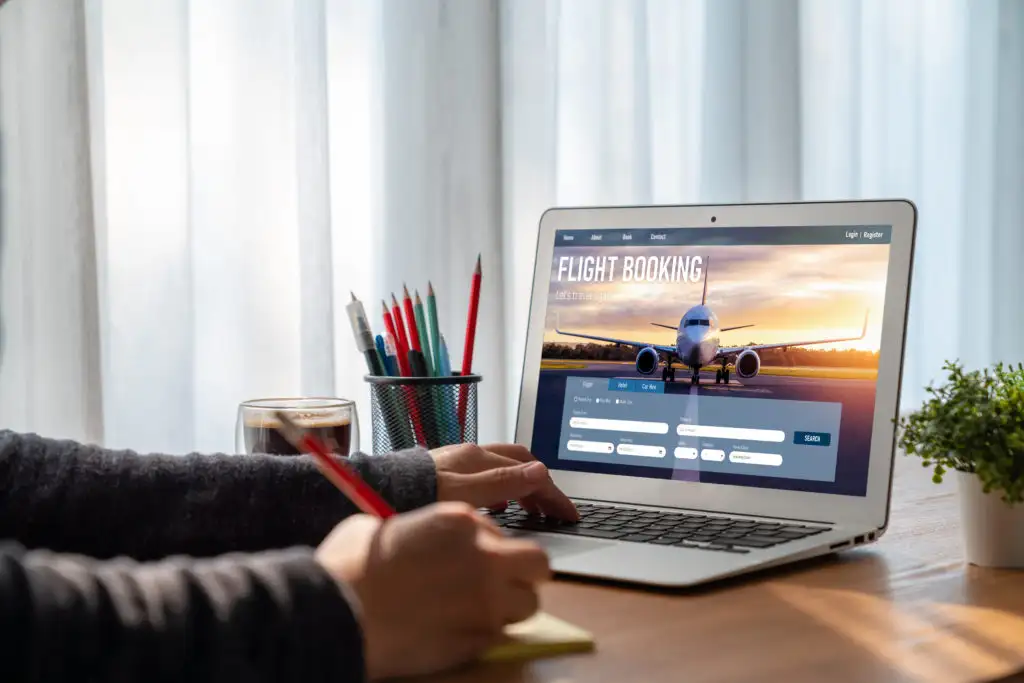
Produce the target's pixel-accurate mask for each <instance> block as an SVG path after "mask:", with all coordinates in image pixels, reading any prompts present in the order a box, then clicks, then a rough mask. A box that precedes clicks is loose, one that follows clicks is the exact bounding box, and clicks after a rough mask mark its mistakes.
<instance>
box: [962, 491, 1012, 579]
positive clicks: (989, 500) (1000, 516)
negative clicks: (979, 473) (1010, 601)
mask: <svg viewBox="0 0 1024 683" xmlns="http://www.w3.org/2000/svg"><path fill="white" fill-rule="evenodd" d="M956 476H957V481H958V486H959V489H960V523H961V525H962V528H963V538H964V553H965V555H966V559H967V561H968V562H970V563H971V564H976V565H978V566H981V567H1002V568H1013V569H1024V503H1018V504H1016V505H1007V504H1006V503H1004V502H1003V500H1002V498H1001V497H1000V494H999V493H998V492H995V491H993V492H992V493H987V494H986V493H985V492H984V491H983V490H982V488H981V480H979V479H978V477H976V476H975V475H973V474H970V473H967V472H957V473H956Z"/></svg>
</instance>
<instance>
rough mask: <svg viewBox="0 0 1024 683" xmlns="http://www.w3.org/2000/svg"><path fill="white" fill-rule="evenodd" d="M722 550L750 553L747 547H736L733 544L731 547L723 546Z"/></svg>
mask: <svg viewBox="0 0 1024 683" xmlns="http://www.w3.org/2000/svg"><path fill="white" fill-rule="evenodd" d="M722 550H723V551H724V552H727V553H749V552H750V551H749V550H748V549H746V548H734V547H732V546H729V547H727V548H723V549H722Z"/></svg>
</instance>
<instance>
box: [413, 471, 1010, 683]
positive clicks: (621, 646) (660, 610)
mask: <svg viewBox="0 0 1024 683" xmlns="http://www.w3.org/2000/svg"><path fill="white" fill-rule="evenodd" d="M543 607H544V609H545V610H547V611H549V612H551V613H552V614H555V615H557V616H560V617H563V618H565V619H568V620H570V621H572V622H575V623H577V624H579V625H580V626H582V627H584V628H587V629H588V630H590V631H592V632H593V633H594V634H595V636H596V638H597V649H596V651H595V652H594V653H592V654H589V655H573V656H566V657H560V658H555V659H549V660H543V661H537V662H532V663H528V664H525V665H501V666H499V665H488V666H482V665H479V666H473V667H470V668H468V669H465V670H463V671H460V672H457V673H454V674H450V675H446V676H441V677H436V678H431V679H428V680H432V681H439V682H440V681H443V682H444V683H456V682H458V683H466V682H469V681H474V682H475V681H487V682H488V683H492V682H493V683H519V682H522V683H526V682H530V683H533V682H538V683H539V682H542V681H544V682H550V683H573V682H577V681H578V682H579V683H625V682H630V681H637V682H638V683H660V682H662V681H665V682H666V683H667V682H669V681H671V682H672V683H697V682H703V681H708V682H714V683H719V682H722V683H725V682H730V683H731V682H734V681H773V682H774V681H778V682H780V683H782V682H786V683H788V682H793V683H802V682H803V681H808V682H811V681H813V682H815V683H818V682H823V681H829V682H836V681H868V682H870V683H885V682H887V681H915V682H918V681H922V682H923V681H927V682H929V683H931V682H932V681H976V680H993V679H999V678H1004V680H1017V679H1016V677H1012V678H1010V677H1011V676H1013V674H1014V673H1015V672H1020V671H1022V670H1024V572H1012V571H1000V570H987V569H980V568H978V567H973V566H968V565H965V564H964V563H963V561H962V560H961V542H960V536H959V520H958V510H957V499H956V495H955V485H954V484H953V483H952V482H947V483H945V484H942V485H940V486H936V485H935V484H933V483H932V482H931V480H930V475H929V472H928V471H926V470H924V469H923V468H921V466H920V465H919V464H918V463H917V462H916V461H914V460H910V459H909V458H905V457H902V456H901V457H899V458H898V459H897V467H896V479H895V487H894V495H893V510H892V515H891V523H890V528H889V531H888V532H887V533H886V535H885V536H884V537H883V538H882V539H881V540H880V541H879V542H878V543H876V544H874V545H871V546H866V547H865V548H863V549H859V550H854V551H849V552H846V553H842V554H840V555H834V556H831V557H828V558H824V559H820V560H812V561H809V562H806V563H803V564H800V565H794V566H792V567H790V568H787V569H782V570H775V571H772V572H770V573H765V574H758V575H752V576H750V577H747V578H746V579H740V580H734V581H730V582H728V583H725V584H720V585H718V586H715V587H712V588H707V589H702V590H699V591H686V592H678V591H676V592H667V591H666V592H656V591H649V590H637V589H633V588H624V587H619V586H613V585H605V584H600V583H587V582H582V581H573V580H558V581H556V582H554V583H553V584H551V585H549V586H548V587H547V588H546V589H545V590H544V592H543Z"/></svg>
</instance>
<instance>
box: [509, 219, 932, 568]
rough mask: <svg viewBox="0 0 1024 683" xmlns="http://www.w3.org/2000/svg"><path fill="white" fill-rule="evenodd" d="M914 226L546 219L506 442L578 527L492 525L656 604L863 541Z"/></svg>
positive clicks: (892, 400) (874, 491)
mask: <svg viewBox="0 0 1024 683" xmlns="http://www.w3.org/2000/svg"><path fill="white" fill-rule="evenodd" d="M916 220H917V211H916V208H915V207H914V205H913V204H912V203H911V202H909V201H905V200H892V201H853V202H824V203H789V204H742V205H740V204H737V205H724V206H643V207H606V208H602V207H594V208H559V209H552V210H549V211H547V212H546V213H545V214H544V215H543V217H542V219H541V221H540V233H539V238H538V243H537V258H536V266H535V271H534V278H533V292H532V300H531V306H530V317H529V327H528V331H527V339H526V350H525V359H524V363H523V379H522V388H521V392H520V398H519V409H518V420H517V425H516V441H517V443H521V444H524V445H526V446H528V447H529V448H530V449H531V450H532V452H533V453H534V454H535V456H536V457H537V458H538V459H540V460H541V461H542V462H544V463H545V464H546V465H547V466H548V468H549V469H550V471H551V473H552V476H553V478H554V480H555V482H556V483H557V484H558V486H559V487H560V488H561V489H562V490H563V491H565V493H566V494H567V495H568V496H569V497H570V498H572V499H573V500H574V501H575V502H576V503H577V505H578V506H579V508H580V514H581V520H580V522H579V523H574V524H567V523H561V522H558V521H557V520H549V519H545V518H542V517H534V516H531V515H528V514H527V513H526V512H525V511H523V510H522V509H520V508H518V507H515V506H513V507H511V508H509V509H508V510H506V511H504V512H502V513H495V515H494V517H495V520H496V521H497V522H498V524H500V525H501V526H502V527H504V528H505V529H506V530H507V532H508V533H509V534H511V535H514V536H523V537H529V538H531V539H532V540H534V541H536V542H538V543H540V544H541V545H542V546H543V547H545V548H546V549H547V551H548V552H549V555H550V558H551V563H552V567H553V569H554V570H555V571H556V572H558V573H563V574H570V575H577V576H587V577H595V578H602V579H613V580H619V581H625V582H635V583H640V584H649V585H653V586H667V587H681V586H694V585H698V584H702V583H706V582H709V581H714V580H717V579H722V578H725V577H730V576H735V575H739V574H744V573H746V572H751V571H754V570H758V569H762V568H766V567H771V566H777V565H780V564H785V563H791V562H795V561H798V560H802V559H805V558H810V557H813V556H816V555H824V554H827V553H832V552H835V551H839V550H842V549H845V548H852V547H856V546H861V545H864V544H867V543H871V542H873V541H875V540H877V539H878V538H879V537H880V536H881V535H882V534H884V533H885V530H886V525H887V521H888V514H889V499H890V486H891V482H892V465H893V454H894V450H895V448H894V447H895V436H896V435H895V428H894V424H893V419H894V418H895V417H896V415H897V406H898V403H899V393H900V375H901V369H902V362H903V352H904V333H905V330H906V318H907V306H908V296H909V289H910V275H911V265H912V255H913V246H914V234H915V229H916Z"/></svg>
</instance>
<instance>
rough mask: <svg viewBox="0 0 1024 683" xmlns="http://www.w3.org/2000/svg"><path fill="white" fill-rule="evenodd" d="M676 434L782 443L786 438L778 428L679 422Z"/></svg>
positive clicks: (784, 433)
mask: <svg viewBox="0 0 1024 683" xmlns="http://www.w3.org/2000/svg"><path fill="white" fill-rule="evenodd" d="M676 434H678V435H679V436H696V437H705V438H708V439H739V440H740V441H771V442H773V443H782V442H783V441H785V440H786V432H784V431H782V430H780V429H751V428H749V427H713V426H711V425H690V424H681V425H679V426H678V427H676Z"/></svg>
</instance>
